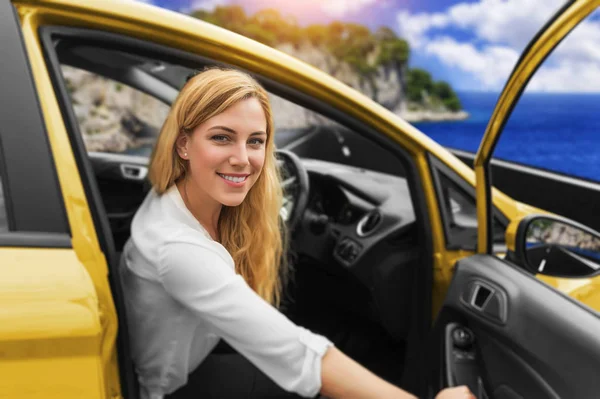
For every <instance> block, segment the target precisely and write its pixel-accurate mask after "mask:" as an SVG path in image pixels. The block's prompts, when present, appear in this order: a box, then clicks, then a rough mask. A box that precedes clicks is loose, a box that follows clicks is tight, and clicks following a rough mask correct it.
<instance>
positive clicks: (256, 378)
mask: <svg viewBox="0 0 600 399" xmlns="http://www.w3.org/2000/svg"><path fill="white" fill-rule="evenodd" d="M300 397H301V396H299V395H297V394H295V393H290V392H287V391H285V390H283V389H282V388H280V387H279V386H278V385H277V384H275V383H274V382H273V381H272V380H271V379H270V378H269V377H267V376H266V375H265V374H264V373H263V372H262V371H260V370H259V369H258V368H256V366H254V365H253V364H252V363H250V362H249V361H248V360H247V359H246V358H245V357H244V356H242V355H240V354H239V353H237V352H235V351H233V350H230V351H225V353H223V352H222V351H221V352H219V351H214V352H212V353H211V354H210V355H208V356H207V358H206V359H204V360H203V361H202V363H201V364H200V366H198V367H197V368H196V369H195V370H194V371H193V372H192V373H191V374H190V375H189V378H188V383H187V384H186V385H185V386H183V387H181V388H179V389H178V390H177V391H175V392H173V393H172V394H170V395H167V396H165V399H167V398H168V399H188V398H189V399H192V398H193V399H198V398H202V399H204V398H300Z"/></svg>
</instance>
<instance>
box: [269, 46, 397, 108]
mask: <svg viewBox="0 0 600 399" xmlns="http://www.w3.org/2000/svg"><path fill="white" fill-rule="evenodd" d="M276 48H277V49H278V50H280V51H282V52H284V53H287V54H289V55H291V56H293V57H296V58H298V59H300V60H302V61H304V62H306V63H308V64H311V65H312V66H315V67H317V68H318V69H320V70H322V71H324V72H327V73H328V74H330V75H331V76H333V77H334V78H336V79H337V80H339V81H341V82H343V83H345V84H347V85H348V86H350V87H352V88H354V89H356V90H358V91H360V92H362V93H363V94H365V95H367V96H369V97H370V98H371V99H373V100H375V101H376V102H378V103H380V104H381V105H383V106H384V107H386V108H387V109H390V110H392V111H393V112H396V113H401V112H402V110H403V109H404V107H403V106H404V103H405V101H404V98H405V82H404V76H405V72H404V70H403V67H401V66H391V65H388V66H386V67H383V66H381V67H379V68H378V69H377V71H376V73H375V74H374V76H373V78H372V79H371V80H368V79H365V78H362V77H361V76H360V75H359V74H358V73H356V72H355V71H353V70H352V67H351V66H350V65H349V64H347V63H345V62H340V61H338V60H337V59H336V58H335V57H334V56H333V55H331V54H330V53H328V52H327V51H325V50H323V49H320V48H318V47H315V46H313V45H311V44H308V43H306V42H305V43H304V44H302V45H300V46H299V47H297V48H296V47H295V46H294V45H292V44H291V43H283V44H280V45H278V46H277V47H276ZM377 51H378V50H374V51H373V52H371V53H370V54H369V56H368V57H367V58H369V59H375V58H376V57H377Z"/></svg>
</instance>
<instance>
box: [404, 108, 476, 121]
mask: <svg viewBox="0 0 600 399" xmlns="http://www.w3.org/2000/svg"><path fill="white" fill-rule="evenodd" d="M398 115H399V116H400V117H401V118H402V119H404V120H405V121H407V122H410V123H418V122H453V121H463V120H465V119H468V118H469V116H470V115H469V113H468V112H466V111H457V112H452V111H444V112H436V111H430V110H419V111H408V110H406V111H403V112H400V113H399V114H398Z"/></svg>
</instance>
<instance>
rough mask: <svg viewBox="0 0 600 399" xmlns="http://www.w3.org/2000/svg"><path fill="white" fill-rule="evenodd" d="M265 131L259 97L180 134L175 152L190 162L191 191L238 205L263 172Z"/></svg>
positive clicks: (235, 106) (229, 204)
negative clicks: (188, 133)
mask: <svg viewBox="0 0 600 399" xmlns="http://www.w3.org/2000/svg"><path fill="white" fill-rule="evenodd" d="M266 131H267V119H266V117H265V112H264V111H263V108H262V106H261V105H260V102H259V100H258V99H256V98H249V99H246V100H242V101H240V102H238V103H237V104H234V105H232V106H231V107H229V108H228V109H227V110H226V111H225V112H222V113H221V114H219V115H216V116H214V117H212V118H210V119H208V120H207V121H205V122H204V123H202V124H200V125H199V126H197V127H196V129H194V131H193V133H192V134H191V135H190V136H187V137H186V136H182V138H180V140H178V152H179V156H181V157H182V158H183V159H187V160H188V161H189V169H188V174H189V175H190V176H188V177H191V180H192V181H193V182H194V193H195V194H196V195H201V196H202V197H206V198H207V199H209V198H212V199H213V200H215V201H217V202H218V203H220V204H222V205H226V206H237V205H239V204H241V203H242V201H243V200H244V198H246V195H247V194H248V191H249V190H250V188H251V187H252V186H253V185H254V183H255V182H256V180H257V179H258V176H259V175H260V172H261V171H262V167H263V164H264V162H265V148H266V141H267V133H266ZM186 153H187V155H185V154H186ZM190 195H191V194H190Z"/></svg>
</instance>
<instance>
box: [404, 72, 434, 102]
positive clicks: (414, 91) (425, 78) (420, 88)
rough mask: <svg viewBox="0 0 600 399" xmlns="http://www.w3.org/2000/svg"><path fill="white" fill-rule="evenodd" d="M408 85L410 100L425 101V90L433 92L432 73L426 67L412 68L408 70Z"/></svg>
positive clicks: (407, 93) (407, 91) (407, 92)
mask: <svg viewBox="0 0 600 399" xmlns="http://www.w3.org/2000/svg"><path fill="white" fill-rule="evenodd" d="M406 85H407V87H406V95H407V97H408V100H409V101H413V102H417V103H420V102H422V101H423V92H426V93H431V91H432V89H433V81H432V80H431V74H430V73H429V72H427V71H426V70H424V69H420V68H411V69H409V70H408V77H407V79H406Z"/></svg>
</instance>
